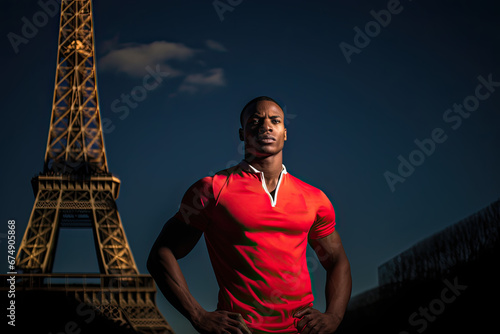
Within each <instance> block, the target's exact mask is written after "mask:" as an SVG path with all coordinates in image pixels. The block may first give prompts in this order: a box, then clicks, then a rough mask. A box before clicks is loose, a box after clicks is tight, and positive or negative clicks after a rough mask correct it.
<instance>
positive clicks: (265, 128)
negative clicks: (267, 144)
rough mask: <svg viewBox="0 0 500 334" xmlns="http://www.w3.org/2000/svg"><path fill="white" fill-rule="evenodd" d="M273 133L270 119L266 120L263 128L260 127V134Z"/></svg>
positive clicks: (262, 125)
mask: <svg viewBox="0 0 500 334" xmlns="http://www.w3.org/2000/svg"><path fill="white" fill-rule="evenodd" d="M268 130H269V131H273V127H272V124H271V120H270V119H267V118H266V119H264V121H263V122H262V124H261V126H260V127H259V132H266V131H268Z"/></svg>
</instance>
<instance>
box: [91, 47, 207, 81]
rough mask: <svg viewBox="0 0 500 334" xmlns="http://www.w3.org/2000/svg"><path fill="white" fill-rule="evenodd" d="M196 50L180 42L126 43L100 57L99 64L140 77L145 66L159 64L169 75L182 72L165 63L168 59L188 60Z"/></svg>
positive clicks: (104, 67) (143, 72) (144, 71)
mask: <svg viewBox="0 0 500 334" xmlns="http://www.w3.org/2000/svg"><path fill="white" fill-rule="evenodd" d="M196 52H198V50H195V49H193V48H190V47H188V46H186V45H184V44H182V43H172V42H166V41H156V42H152V43H150V44H141V45H128V46H124V47H122V48H121V49H118V50H113V51H111V52H109V53H108V54H107V55H106V56H104V57H103V58H101V60H100V63H99V64H100V65H101V66H102V68H103V69H112V70H116V71H118V72H123V73H126V74H129V75H131V76H137V77H141V76H143V75H144V74H145V73H146V70H145V68H146V67H147V66H155V65H157V64H161V65H162V68H166V69H167V71H168V72H169V73H170V74H171V76H172V77H173V76H178V75H181V74H182V72H181V71H179V70H176V69H174V68H172V67H171V66H168V65H166V64H165V62H166V61H169V60H181V61H184V60H188V59H190V58H192V57H193V56H194V55H195V54H196Z"/></svg>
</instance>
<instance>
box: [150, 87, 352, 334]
mask: <svg viewBox="0 0 500 334" xmlns="http://www.w3.org/2000/svg"><path fill="white" fill-rule="evenodd" d="M240 122H241V129H239V136H240V140H242V141H244V142H245V158H244V159H243V160H242V161H241V162H240V163H239V164H238V165H236V166H233V167H231V168H227V169H225V170H222V171H220V172H218V173H216V174H215V175H214V176H207V177H204V178H202V179H200V180H198V181H197V182H195V183H194V184H193V185H192V186H191V187H190V188H189V189H188V190H187V191H186V193H185V194H184V197H183V199H182V203H181V205H180V208H179V211H178V212H177V213H176V214H175V215H174V216H173V217H172V218H171V219H170V220H169V221H168V222H167V223H166V224H165V226H164V228H163V230H162V231H161V233H160V235H159V237H158V239H157V240H156V242H155V244H154V245H153V248H152V250H151V253H150V255H149V259H148V270H149V271H150V273H151V275H152V276H153V277H154V279H155V281H156V282H157V284H158V286H159V288H160V290H161V291H162V293H163V294H164V295H165V297H166V298H167V299H168V300H169V301H170V303H171V304H172V305H173V306H174V307H175V308H176V309H177V310H179V312H181V313H182V314H183V315H184V316H185V317H186V318H187V319H189V321H190V322H191V324H192V325H193V327H194V328H195V329H196V330H198V331H199V332H200V333H237V334H250V333H302V334H314V333H321V334H326V333H333V332H334V331H335V330H336V329H337V327H338V325H339V324H340V322H341V320H342V318H343V316H344V312H345V309H346V306H347V302H348V301H349V298H350V294H351V273H350V266H349V261H348V260H347V257H346V255H345V252H344V249H343V247H342V243H341V240H340V237H339V235H338V233H337V232H336V231H335V213H334V210H333V206H332V204H331V202H330V201H329V199H328V198H327V197H326V195H325V194H324V193H323V192H322V191H321V190H319V189H318V188H315V187H313V186H311V185H309V184H307V183H305V182H303V181H301V180H299V179H297V178H296V177H294V176H292V175H290V174H289V173H288V171H287V170H286V168H285V166H284V165H283V163H282V158H283V156H282V150H283V146H284V142H285V141H286V139H287V132H286V128H285V127H284V112H283V110H282V109H281V107H280V106H279V104H278V103H277V102H276V101H274V100H273V99H271V98H269V97H265V96H261V97H258V98H255V99H253V100H252V101H250V102H249V103H248V104H247V105H246V106H245V107H244V108H243V110H242V112H241V115H240ZM317 168H318V169H320V168H322V167H321V166H320V165H318V166H317ZM203 233H204V235H205V240H206V244H207V249H208V252H209V256H210V260H211V262H212V266H213V268H214V272H215V276H216V278H217V282H218V285H219V295H218V304H217V310H215V311H213V312H209V311H206V310H204V309H203V308H202V307H201V306H200V304H199V303H198V302H197V301H196V300H195V299H194V298H193V296H192V295H191V293H190V292H189V289H188V287H187V283H186V280H185V278H184V276H183V274H182V272H181V270H180V267H179V264H178V263H177V260H178V259H181V258H183V257H184V256H186V255H187V254H188V253H189V252H190V251H191V250H192V249H193V247H194V246H195V245H196V243H197V242H198V240H199V239H200V237H201V235H202V234H203ZM307 242H309V244H310V245H311V246H312V248H313V249H314V250H315V252H316V254H317V255H318V258H319V260H320V262H321V264H322V265H323V267H324V268H325V270H326V273H327V282H326V289H325V292H326V300H327V308H326V311H325V312H324V313H323V312H320V311H319V310H317V309H315V308H313V307H312V306H313V303H312V302H313V300H314V297H313V294H312V290H311V281H310V276H309V272H308V269H307V261H306V249H307Z"/></svg>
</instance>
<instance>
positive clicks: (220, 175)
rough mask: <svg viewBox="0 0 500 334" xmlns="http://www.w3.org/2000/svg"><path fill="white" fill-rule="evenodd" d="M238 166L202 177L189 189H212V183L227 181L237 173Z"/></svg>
mask: <svg viewBox="0 0 500 334" xmlns="http://www.w3.org/2000/svg"><path fill="white" fill-rule="evenodd" d="M238 167H239V166H238V165H236V166H232V167H229V168H225V169H221V170H219V171H218V172H216V173H213V174H211V175H207V176H204V177H202V178H200V179H198V180H197V181H196V182H194V183H193V184H192V185H191V187H190V188H203V189H212V188H213V186H214V182H220V181H224V180H226V179H227V177H228V176H230V175H231V174H233V173H237V172H238V169H239V168H238Z"/></svg>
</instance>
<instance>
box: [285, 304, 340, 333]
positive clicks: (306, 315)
mask: <svg viewBox="0 0 500 334" xmlns="http://www.w3.org/2000/svg"><path fill="white" fill-rule="evenodd" d="M294 317H295V318H300V320H299V321H298V322H297V325H296V327H297V330H298V331H299V333H300V334H331V333H334V332H335V331H336V330H337V327H338V326H339V325H340V322H341V319H340V318H339V317H337V316H335V315H333V314H329V313H322V312H320V311H318V310H316V309H315V308H312V307H308V308H306V309H304V310H302V311H299V312H297V313H295V315H294Z"/></svg>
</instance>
